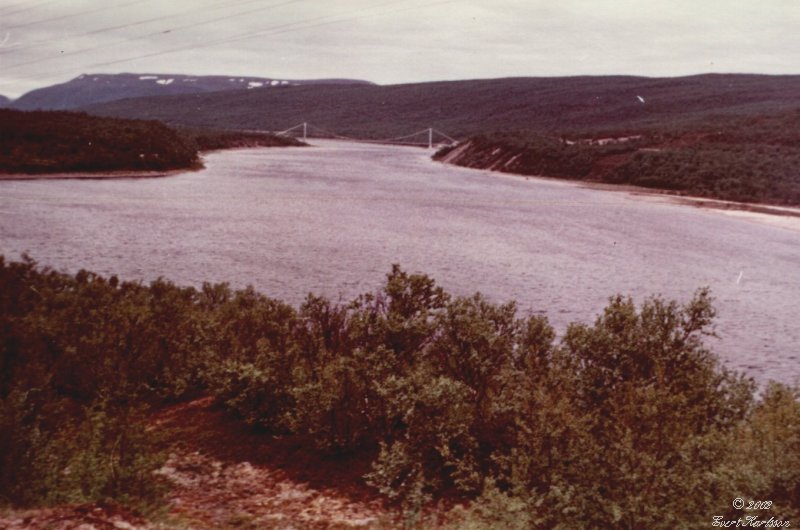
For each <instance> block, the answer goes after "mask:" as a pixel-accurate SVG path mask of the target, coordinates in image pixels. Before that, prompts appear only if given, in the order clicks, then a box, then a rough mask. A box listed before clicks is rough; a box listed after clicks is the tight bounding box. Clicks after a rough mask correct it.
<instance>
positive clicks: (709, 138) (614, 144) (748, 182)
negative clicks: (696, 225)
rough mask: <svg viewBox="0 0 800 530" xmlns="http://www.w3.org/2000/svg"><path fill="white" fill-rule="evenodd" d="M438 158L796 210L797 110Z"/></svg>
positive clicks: (496, 143) (500, 145) (478, 139)
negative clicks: (773, 205) (792, 207)
mask: <svg viewBox="0 0 800 530" xmlns="http://www.w3.org/2000/svg"><path fill="white" fill-rule="evenodd" d="M437 158H438V159H440V160H445V161H447V162H450V163H454V164H458V165H461V166H465V167H474V168H484V169H494V170H497V171H503V172H509V173H518V174H523V175H541V176H549V177H561V178H568V179H576V180H585V181H594V182H607V183H614V184H632V185H636V186H643V187H648V188H656V189H662V190H669V191H672V192H676V193H681V194H688V195H695V196H703V197H713V198H718V199H727V200H733V201H741V202H764V203H771V204H782V205H795V206H797V205H800V172H798V170H797V168H798V167H800V110H792V111H786V112H783V113H780V114H772V115H761V116H751V117H746V118H738V117H737V118H734V117H728V118H724V117H717V118H714V119H708V120H705V121H704V122H700V123H695V124H692V125H674V126H660V127H658V128H645V129H625V130H622V131H616V132H608V131H607V132H606V133H604V134H600V135H598V134H590V133H584V134H577V133H572V134H563V135H555V134H549V135H548V134H541V133H536V132H516V133H513V132H512V133H505V134H493V135H481V136H475V137H472V138H470V139H469V140H468V141H466V142H464V143H463V144H462V145H461V146H459V147H458V148H456V149H444V150H442V151H441V152H439V153H438V154H437Z"/></svg>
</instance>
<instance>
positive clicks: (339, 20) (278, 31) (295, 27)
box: [0, 0, 458, 85]
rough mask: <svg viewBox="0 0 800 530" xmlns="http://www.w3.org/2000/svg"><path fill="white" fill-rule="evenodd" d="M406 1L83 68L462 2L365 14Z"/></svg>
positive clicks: (446, 2)
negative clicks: (344, 15)
mask: <svg viewBox="0 0 800 530" xmlns="http://www.w3.org/2000/svg"><path fill="white" fill-rule="evenodd" d="M251 1H252V0H251ZM406 1H407V0H391V1H388V2H383V3H380V4H377V5H374V6H370V7H367V8H364V9H359V10H356V11H354V13H357V14H356V15H353V16H348V17H343V18H341V17H340V18H334V19H333V20H326V19H330V18H331V16H330V15H328V16H321V17H314V18H310V19H305V20H299V21H295V22H291V23H286V24H280V25H277V26H273V27H270V28H265V29H261V30H257V31H253V32H249V33H245V34H242V35H237V36H234V37H228V38H224V39H216V40H212V41H206V42H203V43H193V44H191V45H187V46H180V47H176V48H170V49H167V50H160V51H157V52H152V53H147V54H141V55H136V56H129V57H125V58H122V59H115V60H112V61H104V62H97V63H92V64H88V65H84V66H83V67H82V68H83V69H89V68H98V67H103V66H111V65H115V64H121V63H126V62H130V61H136V60H139V59H146V58H151V57H157V56H161V55H167V54H172V53H177V52H181V51H186V50H194V49H200V48H208V47H211V46H217V45H219V44H227V43H230V42H238V41H242V40H247V39H251V38H254V37H259V36H268V35H277V34H282V33H287V32H292V31H302V30H307V29H311V28H315V27H321V26H326V25H331V24H339V23H342V22H348V21H352V20H358V19H362V18H367V17H372V16H377V15H382V14H392V13H398V12H402V11H407V10H409V9H425V8H430V7H433V6H438V5H444V4H450V3H454V2H456V1H458V0H443V1H440V2H429V3H426V4H424V5H421V6H420V5H415V6H409V7H404V8H399V9H393V10H388V11H383V12H377V13H365V12H367V11H373V10H375V9H379V8H382V7H386V6H391V5H396V4H400V3H404V2H406ZM245 3H249V2H245ZM151 21H152V19H151ZM215 21H216V20H215ZM213 22H214V21H208V22H207V23H213ZM138 23H144V21H140V22H138ZM133 24H137V23H131V24H127V25H122V26H118V27H117V28H119V27H126V26H130V25H133ZM100 31H105V30H100ZM92 33H96V32H87V33H86V34H92ZM98 49H99V47H98ZM15 66H23V65H22V64H21V63H18V64H17V65H15ZM70 72H74V69H69V70H62V71H59V72H52V71H51V72H48V77H52V76H53V75H60V74H65V73H70ZM1 84H8V83H7V82H6V83H2V82H0V85H1Z"/></svg>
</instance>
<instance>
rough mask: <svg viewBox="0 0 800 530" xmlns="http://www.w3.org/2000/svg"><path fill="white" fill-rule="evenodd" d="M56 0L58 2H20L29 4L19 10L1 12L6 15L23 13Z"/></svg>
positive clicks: (49, 0)
mask: <svg viewBox="0 0 800 530" xmlns="http://www.w3.org/2000/svg"><path fill="white" fill-rule="evenodd" d="M56 2H57V0H48V1H46V2H36V3H35V4H33V5H31V4H29V3H28V2H22V3H20V4H18V5H22V4H28V5H27V6H26V7H23V8H22V9H17V10H13V11H5V12H3V13H0V14H2V15H3V16H4V17H7V16H10V15H16V14H17V13H22V12H24V11H30V10H31V9H37V8H39V7H43V6H46V5H49V4H54V3H56Z"/></svg>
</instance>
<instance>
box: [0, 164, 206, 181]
mask: <svg viewBox="0 0 800 530" xmlns="http://www.w3.org/2000/svg"><path fill="white" fill-rule="evenodd" d="M201 169H203V168H202V167H197V168H186V169H172V170H169V171H107V172H99V173H81V172H77V171H76V172H74V173H65V172H59V173H0V181H2V180H66V179H74V180H106V179H150V178H161V177H171V176H173V175H179V174H181V173H187V172H190V171H199V170H201Z"/></svg>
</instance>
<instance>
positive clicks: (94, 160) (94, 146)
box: [0, 109, 301, 176]
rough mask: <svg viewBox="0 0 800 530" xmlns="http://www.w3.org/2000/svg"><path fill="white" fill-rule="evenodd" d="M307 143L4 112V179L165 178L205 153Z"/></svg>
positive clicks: (76, 115) (0, 157)
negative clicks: (67, 175)
mask: <svg viewBox="0 0 800 530" xmlns="http://www.w3.org/2000/svg"><path fill="white" fill-rule="evenodd" d="M295 145H301V143H300V142H299V141H297V140H294V139H292V138H285V137H280V136H275V135H271V134H260V133H251V132H240V131H225V130H214V129H201V128H171V127H168V126H166V125H164V124H163V123H161V122H158V121H153V120H132V119H131V120H129V119H121V118H103V117H97V116H90V115H88V114H85V113H80V112H66V111H31V112H23V111H17V110H10V109H0V176H2V175H3V174H4V173H5V174H29V175H44V174H52V173H89V174H102V173H113V172H165V171H172V170H185V169H197V168H200V167H202V161H201V159H200V152H201V151H208V150H213V149H226V148H235V147H251V146H265V147H283V146H295Z"/></svg>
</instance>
